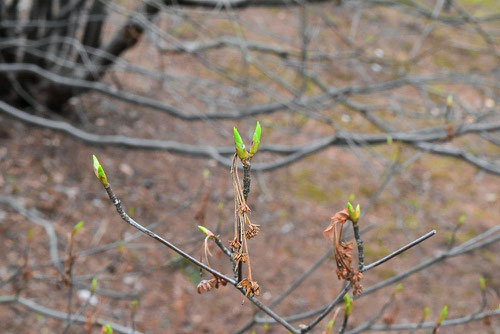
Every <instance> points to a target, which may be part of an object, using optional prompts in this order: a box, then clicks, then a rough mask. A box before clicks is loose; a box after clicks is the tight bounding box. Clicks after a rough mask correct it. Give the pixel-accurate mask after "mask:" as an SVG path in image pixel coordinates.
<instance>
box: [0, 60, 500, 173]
mask: <svg viewBox="0 0 500 334" xmlns="http://www.w3.org/2000/svg"><path fill="white" fill-rule="evenodd" d="M0 67H1V65H0ZM0 112H3V113H5V114H7V115H9V116H11V117H13V118H16V119H18V120H21V121H23V122H25V123H28V124H30V125H36V126H40V127H44V128H48V129H51V130H55V131H60V132H63V133H66V134H68V135H70V136H71V137H74V138H76V139H79V140H81V141H83V142H85V143H87V144H91V145H96V146H117V147H124V148H132V149H146V150H164V151H169V152H171V153H177V154H183V155H188V156H192V157H204V158H212V159H215V160H216V161H217V162H218V163H220V164H221V165H223V166H230V161H229V160H228V159H226V158H224V157H223V155H225V154H232V153H234V147H232V146H225V147H213V146H202V145H189V144H183V143H179V142H175V141H162V140H155V139H142V138H131V137H125V136H120V135H116V136H109V135H97V134H93V133H89V132H86V131H83V130H80V129H78V128H76V127H74V126H73V125H71V124H69V123H66V122H62V121H54V120H49V119H45V118H43V117H39V116H34V115H30V114H28V113H26V112H24V111H22V110H19V109H17V108H14V107H12V106H11V105H9V104H7V103H5V102H3V101H0ZM499 129H500V122H490V123H473V124H467V125H464V126H463V127H462V129H461V130H460V131H459V132H457V133H456V134H455V137H458V136H462V135H465V134H468V133H474V132H483V131H497V130H499ZM388 135H390V136H391V137H392V138H393V140H398V141H400V142H403V143H408V144H415V145H423V146H422V147H421V149H426V150H429V151H430V152H431V153H435V154H445V155H451V153H450V152H449V150H450V149H449V148H443V147H441V149H439V148H438V147H439V146H438V147H434V148H431V147H429V146H426V145H427V143H422V142H423V141H439V140H445V139H446V138H447V136H448V134H447V132H446V130H445V129H444V128H443V127H437V128H427V129H422V130H420V131H414V132H408V133H404V132H396V133H390V134H351V133H341V134H337V135H334V136H330V137H326V138H323V139H319V140H317V141H314V142H311V143H308V144H304V145H276V144H271V145H269V144H267V145H266V144H263V145H261V147H260V148H259V151H261V152H273V153H278V154H289V155H288V156H287V157H285V158H282V159H279V160H277V161H275V162H268V163H260V164H256V165H253V169H254V170H257V171H268V170H274V169H277V168H280V167H283V166H286V165H289V164H291V163H294V162H296V161H299V160H301V159H302V158H304V157H306V156H308V155H311V154H314V153H316V152H319V151H321V150H323V149H325V148H327V147H328V146H345V145H348V144H349V143H352V142H354V143H360V144H363V145H382V144H386V143H387V136H388ZM465 156H467V158H468V160H467V161H468V162H471V161H474V158H473V156H472V155H470V154H465ZM458 157H461V155H460V156H458ZM477 159H479V158H477ZM469 160H471V161H469ZM481 161H484V160H482V159H481ZM471 163H472V162H471ZM475 165H476V166H477V167H479V168H481V169H483V170H485V171H487V172H489V173H492V174H497V175H500V165H498V164H493V163H488V164H486V163H477V164H475Z"/></svg>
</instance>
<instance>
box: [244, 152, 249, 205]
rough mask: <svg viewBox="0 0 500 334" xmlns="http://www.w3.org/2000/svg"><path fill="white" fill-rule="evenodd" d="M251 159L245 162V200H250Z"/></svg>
mask: <svg viewBox="0 0 500 334" xmlns="http://www.w3.org/2000/svg"><path fill="white" fill-rule="evenodd" d="M250 168H251V165H250V161H248V160H247V162H246V163H245V164H243V197H245V202H246V201H247V200H248V195H249V194H250V181H251V179H250Z"/></svg>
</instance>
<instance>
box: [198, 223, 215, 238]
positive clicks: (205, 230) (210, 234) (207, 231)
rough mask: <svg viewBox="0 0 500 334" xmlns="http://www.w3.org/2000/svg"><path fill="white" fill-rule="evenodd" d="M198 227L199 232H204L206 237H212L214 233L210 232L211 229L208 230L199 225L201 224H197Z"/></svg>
mask: <svg viewBox="0 0 500 334" xmlns="http://www.w3.org/2000/svg"><path fill="white" fill-rule="evenodd" d="M198 228H199V229H200V231H201V232H203V233H205V235H206V236H207V237H213V236H214V234H213V233H212V231H210V230H209V229H208V228H206V227H204V226H201V225H198Z"/></svg>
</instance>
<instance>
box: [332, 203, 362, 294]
mask: <svg viewBox="0 0 500 334" xmlns="http://www.w3.org/2000/svg"><path fill="white" fill-rule="evenodd" d="M331 219H332V220H331V222H330V225H329V226H328V227H327V228H326V229H325V230H324V231H323V235H324V236H325V238H327V239H328V240H330V241H332V243H333V247H334V255H335V261H336V263H337V277H338V279H339V280H340V279H344V280H347V281H349V282H351V283H352V285H353V291H354V292H353V293H354V295H360V294H361V293H362V292H363V286H362V285H361V284H360V281H361V279H362V278H363V274H362V273H361V272H359V271H358V272H356V271H355V270H354V269H353V267H352V265H351V264H352V247H353V243H352V242H346V241H342V229H343V228H344V224H345V223H346V221H347V220H348V219H350V218H349V212H348V210H347V209H344V210H342V211H339V212H337V213H336V214H335V215H334V216H333V217H332V218H331Z"/></svg>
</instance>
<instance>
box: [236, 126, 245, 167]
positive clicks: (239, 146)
mask: <svg viewBox="0 0 500 334" xmlns="http://www.w3.org/2000/svg"><path fill="white" fill-rule="evenodd" d="M233 134H234V147H235V148H236V154H237V155H238V157H239V158H240V159H241V160H242V161H243V160H245V159H246V158H248V153H247V150H246V149H245V144H243V140H242V139H241V136H240V134H239V132H238V129H236V127H234V128H233Z"/></svg>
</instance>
